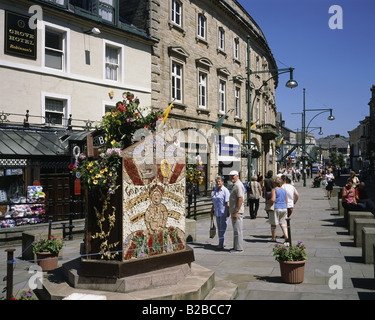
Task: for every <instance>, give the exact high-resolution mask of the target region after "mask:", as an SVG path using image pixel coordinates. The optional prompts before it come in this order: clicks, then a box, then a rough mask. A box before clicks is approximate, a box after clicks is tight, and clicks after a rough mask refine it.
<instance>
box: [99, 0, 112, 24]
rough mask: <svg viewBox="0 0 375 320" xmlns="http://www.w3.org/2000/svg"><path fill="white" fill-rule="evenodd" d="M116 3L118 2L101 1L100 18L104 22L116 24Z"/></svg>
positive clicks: (110, 0)
mask: <svg viewBox="0 0 375 320" xmlns="http://www.w3.org/2000/svg"><path fill="white" fill-rule="evenodd" d="M115 2H116V0H99V16H101V17H102V19H103V20H106V21H109V22H112V23H114V22H115Z"/></svg>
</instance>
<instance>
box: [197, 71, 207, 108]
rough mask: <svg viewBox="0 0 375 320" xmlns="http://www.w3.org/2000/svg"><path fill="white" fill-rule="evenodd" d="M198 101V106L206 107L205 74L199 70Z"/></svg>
mask: <svg viewBox="0 0 375 320" xmlns="http://www.w3.org/2000/svg"><path fill="white" fill-rule="evenodd" d="M198 86H199V92H198V99H199V101H198V103H199V107H200V108H206V107H207V74H205V73H203V72H199V85H198Z"/></svg>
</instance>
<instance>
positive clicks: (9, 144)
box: [0, 129, 88, 157]
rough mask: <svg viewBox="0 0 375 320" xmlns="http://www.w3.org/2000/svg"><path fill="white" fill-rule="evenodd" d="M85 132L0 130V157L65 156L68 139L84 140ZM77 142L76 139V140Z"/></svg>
mask: <svg viewBox="0 0 375 320" xmlns="http://www.w3.org/2000/svg"><path fill="white" fill-rule="evenodd" d="M87 133H88V132H87V131H86V132H83V133H82V132H80V133H70V132H64V131H61V132H59V131H33V130H17V129H12V130H10V129H6V130H0V157H4V156H8V157H9V156H21V157H38V156H39V157H40V156H67V155H69V139H70V138H71V137H74V138H77V136H79V137H80V138H81V139H84V138H85V137H86V135H87ZM77 140H78V139H77Z"/></svg>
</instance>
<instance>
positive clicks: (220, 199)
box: [211, 176, 229, 250]
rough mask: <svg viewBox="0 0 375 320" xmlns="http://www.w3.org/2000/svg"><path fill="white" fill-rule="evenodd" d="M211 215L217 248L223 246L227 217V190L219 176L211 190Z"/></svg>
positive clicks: (222, 247)
mask: <svg viewBox="0 0 375 320" xmlns="http://www.w3.org/2000/svg"><path fill="white" fill-rule="evenodd" d="M211 195H212V202H213V204H212V208H211V217H212V216H213V215H215V217H216V225H217V230H218V236H219V244H218V246H217V248H218V249H219V250H222V249H224V247H225V244H224V242H225V234H226V231H227V226H228V218H229V190H228V189H227V188H226V187H225V186H224V179H223V177H221V176H218V177H216V186H215V189H214V190H213V191H212V194H211Z"/></svg>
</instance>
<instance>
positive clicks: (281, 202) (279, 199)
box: [274, 188, 287, 210]
mask: <svg viewBox="0 0 375 320" xmlns="http://www.w3.org/2000/svg"><path fill="white" fill-rule="evenodd" d="M275 191H276V200H275V206H274V207H275V210H277V209H287V206H286V202H285V197H286V190H285V189H279V188H275Z"/></svg>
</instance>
